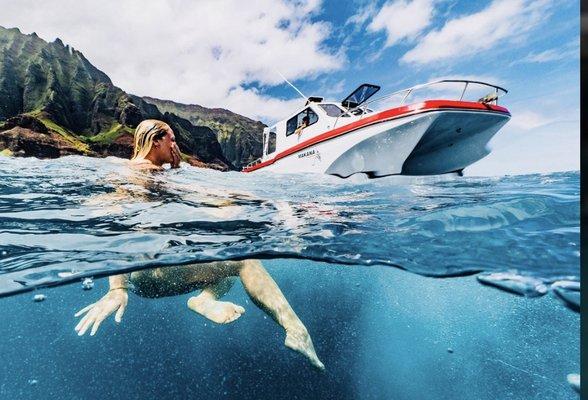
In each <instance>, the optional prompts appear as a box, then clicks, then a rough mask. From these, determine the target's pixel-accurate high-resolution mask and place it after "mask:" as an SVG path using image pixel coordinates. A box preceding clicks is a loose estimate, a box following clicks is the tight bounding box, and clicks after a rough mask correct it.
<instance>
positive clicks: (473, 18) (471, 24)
mask: <svg viewBox="0 0 588 400" xmlns="http://www.w3.org/2000/svg"><path fill="white" fill-rule="evenodd" d="M549 5H550V1H549V0H535V1H532V0H494V1H493V2H492V3H491V4H490V5H489V6H488V7H486V8H485V9H484V10H482V11H480V12H477V13H474V14H469V15H466V16H462V17H458V18H455V19H452V20H450V21H448V22H447V23H445V25H444V26H443V27H442V28H440V29H439V30H433V31H430V32H429V33H427V35H425V36H424V37H423V39H422V40H421V41H420V42H419V43H418V44H417V45H416V46H415V47H414V48H413V49H412V50H410V51H408V52H407V53H406V54H404V56H403V57H402V58H401V61H402V62H406V63H413V64H429V63H433V62H439V61H461V60H463V58H464V57H468V56H472V55H474V54H477V53H480V52H482V51H485V50H489V49H491V48H493V47H495V46H497V45H499V44H500V45H502V44H504V43H505V42H510V41H517V40H520V39H521V38H522V37H523V36H524V35H525V34H526V33H528V32H529V31H530V30H531V29H533V28H534V27H536V26H537V25H538V24H539V23H540V22H541V21H542V20H543V19H544V18H545V15H546V13H547V12H548V9H549Z"/></svg>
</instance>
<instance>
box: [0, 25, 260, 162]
mask: <svg viewBox="0 0 588 400" xmlns="http://www.w3.org/2000/svg"><path fill="white" fill-rule="evenodd" d="M194 110H197V112H196V111H194ZM147 118H154V119H160V120H163V121H165V122H167V123H168V124H169V125H170V126H171V127H172V129H173V130H174V132H175V133H176V137H177V141H178V144H179V146H180V149H181V150H182V152H183V153H184V154H185V159H186V160H188V161H189V162H191V163H192V164H194V165H199V166H208V167H213V168H217V169H223V170H227V169H233V168H236V167H240V166H241V165H243V164H245V163H247V162H248V161H250V160H251V159H254V158H256V157H259V155H260V153H261V130H262V128H263V125H262V124H261V123H259V122H256V121H252V120H250V119H248V118H245V117H242V116H240V115H238V114H234V113H231V112H230V111H227V110H216V109H213V110H210V109H206V108H204V107H200V106H187V105H183V104H178V103H173V102H171V101H161V100H156V99H151V98H147V99H143V98H141V97H138V96H133V95H130V94H127V93H125V92H124V91H123V90H122V89H120V88H118V87H116V86H114V85H113V84H112V82H111V80H110V78H109V77H108V76H107V75H106V74H105V73H103V72H102V71H100V70H98V69H97V68H96V67H94V66H93V65H92V64H91V63H90V62H89V61H88V60H87V59H86V58H85V57H84V55H83V54H82V53H81V52H79V51H78V50H75V49H73V48H72V47H70V46H68V45H64V44H63V42H62V41H61V40H59V39H56V40H55V41H54V42H51V43H48V42H46V41H44V40H42V39H40V38H39V37H38V36H37V35H36V34H35V33H33V34H30V35H24V34H22V33H21V32H20V31H19V30H18V29H16V28H13V29H5V28H3V27H0V151H2V150H5V149H7V150H10V152H11V153H13V154H15V155H27V156H37V157H58V156H60V155H65V154H85V155H90V156H107V155H115V156H119V157H129V156H130V155H131V152H132V145H133V141H132V134H133V131H134V128H135V127H136V126H137V124H138V123H139V122H140V121H142V120H143V119H147ZM35 141H37V142H38V144H39V145H34V144H35ZM41 144H42V145H41Z"/></svg>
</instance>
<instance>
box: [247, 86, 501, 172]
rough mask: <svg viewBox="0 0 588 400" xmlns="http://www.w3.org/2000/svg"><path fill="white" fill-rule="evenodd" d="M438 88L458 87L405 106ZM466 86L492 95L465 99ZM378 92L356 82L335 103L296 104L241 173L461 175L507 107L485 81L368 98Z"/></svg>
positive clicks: (483, 152) (478, 155) (315, 99)
mask: <svg viewBox="0 0 588 400" xmlns="http://www.w3.org/2000/svg"><path fill="white" fill-rule="evenodd" d="M442 85H452V86H453V87H454V89H455V85H459V86H460V87H459V91H458V92H457V95H458V96H456V98H454V99H441V100H437V99H434V100H433V99H431V100H428V99H424V100H419V101H413V102H412V103H410V104H407V101H406V100H407V99H409V98H415V97H416V96H415V94H416V93H417V92H418V91H423V90H425V89H426V90H427V91H432V92H433V93H437V94H439V93H440V92H439V88H440V87H441V86H442ZM473 87H478V88H483V89H484V90H485V91H487V90H488V89H490V90H491V92H490V93H488V94H486V95H485V96H483V97H482V98H480V99H478V100H473V101H467V100H464V98H465V95H466V92H467V90H468V88H469V89H470V91H472V88H473ZM379 89H380V87H379V86H376V85H371V84H363V85H361V86H360V87H358V88H357V89H356V90H355V91H354V92H353V93H351V94H350V95H349V96H347V97H346V98H345V99H344V100H343V101H342V102H340V103H335V102H325V101H323V99H322V98H320V97H309V98H308V99H307V101H306V104H305V106H304V107H303V108H302V109H300V110H299V111H297V112H296V113H294V114H292V115H291V116H290V117H288V118H286V119H284V120H282V121H280V122H278V123H276V124H275V125H273V126H271V127H268V128H265V129H264V132H263V155H262V157H261V158H259V159H258V160H256V161H254V162H252V163H250V164H249V165H247V166H246V167H245V168H243V171H244V172H254V171H274V172H280V173H288V172H292V173H300V172H314V173H326V174H330V175H336V176H340V177H343V178H346V177H349V176H351V175H353V174H356V173H365V174H367V175H368V176H369V177H372V178H376V177H382V176H387V175H436V174H445V173H450V172H457V173H461V172H462V171H463V169H464V168H466V167H467V166H469V165H471V164H472V163H474V162H476V161H478V160H480V159H481V158H483V157H485V156H486V155H488V154H489V153H490V150H489V148H488V146H487V145H488V142H489V141H490V139H491V138H492V137H493V136H494V135H495V134H496V133H497V132H498V130H499V129H500V128H501V127H502V126H503V125H504V124H505V123H506V122H507V121H508V120H509V119H510V113H509V111H508V110H507V109H506V108H504V107H501V106H499V105H498V104H497V103H498V98H499V97H500V96H501V95H503V94H506V93H507V90H506V89H503V88H501V87H499V86H495V85H491V84H488V83H484V82H478V81H471V80H453V79H450V80H447V79H446V80H440V81H436V82H431V83H427V84H424V85H419V86H414V87H411V88H408V89H404V90H401V91H398V92H394V93H392V94H389V95H387V96H384V97H381V98H378V99H376V100H371V101H369V102H368V99H370V98H371V97H372V96H373V95H374V94H375V93H376V92H377V91H378V90H379ZM459 93H461V95H459ZM395 97H396V98H400V99H401V100H400V104H398V105H396V106H393V107H391V108H390V106H389V105H388V106H387V107H384V108H383V109H382V110H381V111H374V110H373V109H372V107H373V104H375V103H377V102H378V103H379V102H382V101H386V102H389V101H390V100H391V99H393V98H395ZM443 97H448V96H443Z"/></svg>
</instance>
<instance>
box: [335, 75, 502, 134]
mask: <svg viewBox="0 0 588 400" xmlns="http://www.w3.org/2000/svg"><path fill="white" fill-rule="evenodd" d="M446 84H453V85H455V84H458V85H459V87H458V88H457V89H459V90H457V91H456V92H457V93H458V94H459V96H452V97H453V98H451V99H447V100H459V101H462V100H464V98H465V97H466V92H467V91H468V89H470V91H471V89H472V87H474V86H475V87H477V88H483V87H487V88H490V89H491V91H490V93H488V94H486V95H485V96H483V97H481V98H478V99H477V100H476V101H478V102H480V103H485V104H494V105H496V104H498V98H499V97H502V96H504V95H505V94H507V93H508V90H506V89H504V88H502V87H500V86H497V85H493V84H490V83H486V82H481V81H474V80H469V79H441V80H437V81H432V82H427V83H423V84H421V85H416V86H412V87H410V88H406V89H402V90H398V91H396V92H393V93H389V94H386V95H384V96H381V97H378V98H376V99H373V100H370V101H368V102H365V103H363V104H360V105H359V106H357V107H354V108H350V109H348V110H347V111H346V112H344V113H343V114H341V115H340V116H339V117H337V120H336V121H335V124H334V126H337V122H339V118H341V117H349V116H359V117H360V118H363V116H364V115H365V114H366V113H368V111H371V107H370V106H373V105H374V104H376V103H379V102H383V101H385V100H390V99H392V98H395V97H396V98H399V99H400V102H399V103H398V104H397V106H398V107H400V106H403V105H405V104H406V101H407V100H408V98H409V97H410V96H413V95H414V94H415V93H416V92H419V91H422V90H424V89H431V90H433V91H439V87H440V86H442V85H446ZM462 84H463V87H462V86H461V85H462ZM453 89H454V90H455V89H456V88H455V87H454V88H453ZM445 94H446V93H445Z"/></svg>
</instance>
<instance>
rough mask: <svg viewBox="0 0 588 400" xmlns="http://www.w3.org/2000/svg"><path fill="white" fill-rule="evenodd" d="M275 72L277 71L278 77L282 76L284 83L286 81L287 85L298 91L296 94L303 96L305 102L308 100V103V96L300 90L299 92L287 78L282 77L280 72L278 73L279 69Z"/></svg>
mask: <svg viewBox="0 0 588 400" xmlns="http://www.w3.org/2000/svg"><path fill="white" fill-rule="evenodd" d="M274 71H276V72H277V73H278V75H280V76H281V77H282V79H283V80H284V81H286V83H287V84H288V85H290V86H292V88H293V89H294V90H296V92H298V94H299V95H300V96H302V98H303V99H304V100H306V102H308V97H306V96H305V95H304V93H302V92H301V91H300V90H298V88H297V87H296V86H294V85H293V84H292V83H291V82H290V81H289V80H288V79H286V77H285V76H284V75H282V74H281V72H280V71H278V70H277V69H275V70H274Z"/></svg>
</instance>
